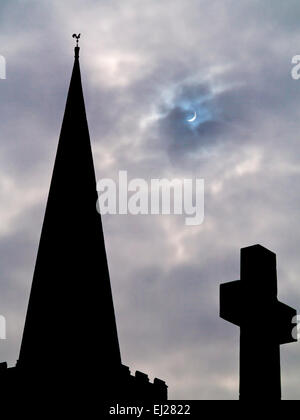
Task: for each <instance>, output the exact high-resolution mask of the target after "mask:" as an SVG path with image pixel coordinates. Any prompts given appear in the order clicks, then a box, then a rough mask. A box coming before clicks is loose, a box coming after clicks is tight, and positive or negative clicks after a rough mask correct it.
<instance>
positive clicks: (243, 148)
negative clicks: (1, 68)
mask: <svg viewBox="0 0 300 420" xmlns="http://www.w3.org/2000/svg"><path fill="white" fill-rule="evenodd" d="M299 16H300V4H299V2H298V1H296V0H287V1H285V2H282V1H279V0H263V1H258V0H241V1H239V2H237V1H233V0H222V1H218V0H216V1H213V2H212V1H206V0H160V1H157V0H105V1H104V0H72V1H71V0H65V1H64V2H62V1H58V0H51V1H50V0H48V1H46V0H43V1H41V0H9V1H8V0H3V1H1V6H0V21H1V22H0V23H1V25H0V27H1V30H0V54H1V55H3V56H4V57H5V59H6V75H7V78H6V79H5V80H0V109H1V112H0V127H1V130H0V313H1V314H3V315H4V316H5V317H6V319H7V339H6V340H1V341H0V358H1V361H8V362H9V364H10V365H14V364H15V361H16V359H17V358H18V352H19V346H20V340H21V335H22V330H23V326H24V318H25V314H26V309H27V303H28V298H29V291H30V286H31V281H32V275H33V269H34V264H35V258H36V253H37V247H38V242H39V236H40V232H41V226H42V221H43V216H44V211H45V206H46V199H47V194H48V189H49V184H50V179H51V173H52V169H53V164H54V158H55V153H56V148H57V143H58V136H59V132H60V126H61V122H62V117H63V112H64V107H65V101H66V95H67V90H68V86H69V81H70V76H71V70H72V66H73V56H74V51H73V47H74V40H73V39H72V38H71V35H72V34H73V33H74V32H77V33H78V32H81V34H82V35H81V40H80V48H81V50H80V64H81V72H82V81H83V88H84V95H85V102H86V110H87V116H88V122H89V128H90V136H91V141H92V148H93V152H94V161H95V167H96V173H97V179H99V178H103V177H105V178H113V179H116V178H117V177H118V171H119V170H127V171H128V177H129V179H132V178H143V179H145V180H147V181H150V179H151V178H163V177H165V178H169V179H172V178H174V177H177V178H184V177H185V178H193V179H194V178H204V180H205V220H204V223H203V224H202V225H200V226H194V227H193V226H186V225H185V223H184V216H174V215H170V216H150V215H149V216H131V215H127V216H125V215H124V216H104V217H103V225H104V233H105V241H106V248H107V255H108V263H109V268H110V275H111V283H112V289H113V295H114V303H115V310H116V316H117V324H118V332H119V340H120V345H121V353H122V359H123V363H124V364H126V365H128V366H130V368H131V370H132V371H133V372H134V371H135V370H141V371H143V372H146V373H148V374H149V377H150V379H151V380H153V378H154V377H159V378H161V379H164V380H165V381H166V382H167V384H168V386H169V397H170V398H171V399H237V398H238V354H239V330H238V328H237V327H235V326H234V325H230V324H229V323H227V322H225V321H223V320H222V319H220V318H219V316H218V313H219V303H218V302H219V284H220V283H223V282H227V281H232V280H236V279H239V252H240V248H242V247H245V246H249V245H253V244H256V243H260V244H261V245H263V246H265V247H267V248H269V249H270V250H272V251H274V252H275V253H276V254H277V265H278V281H279V298H280V300H282V301H283V302H284V303H287V304H289V305H291V306H293V307H295V308H297V309H298V310H299V309H300V258H299V253H300V225H299V223H298V220H299V216H300V214H299V208H300V160H299V156H300V120H299V117H300V107H299V104H300V80H298V81H297V80H294V79H292V77H291V69H292V64H291V59H292V57H293V56H294V55H296V54H300V25H299ZM194 111H197V113H198V115H199V116H200V118H198V119H197V123H196V124H190V123H187V121H186V119H187V117H188V115H189V116H190V115H193V112H194ZM72 205H76V197H74V202H73V203H70V206H72ZM53 283H55V279H53ZM100 302H101V298H99V304H100ZM53 310H55V305H54V309H53ZM77 316H81V314H80V313H78V314H74V321H76V317H77ZM267 322H272V320H271V319H270V320H267ZM266 325H267V323H266ZM96 334H97V331H95V335H96ZM51 339H53V340H55V336H53V337H51ZM281 348H282V350H281V355H282V356H281V364H282V393H283V398H285V399H300V344H299V343H297V344H289V345H285V346H282V347H281ZM86 362H87V363H91V364H93V363H94V360H90V361H86ZM258 380H259V372H258Z"/></svg>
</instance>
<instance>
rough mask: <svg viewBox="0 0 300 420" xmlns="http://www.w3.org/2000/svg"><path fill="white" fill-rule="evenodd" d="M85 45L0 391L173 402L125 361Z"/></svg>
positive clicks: (0, 373)
mask: <svg viewBox="0 0 300 420" xmlns="http://www.w3.org/2000/svg"><path fill="white" fill-rule="evenodd" d="M74 35H75V34H74ZM75 37H76V36H75ZM78 38H79V36H77V45H76V47H75V61H74V67H73V72H72V77H71V82H70V87H69V92H68V97H67V102H66V108H65V113H64V117H63V123H62V128H61V133H60V138H59V143H58V149H57V154H56V159H55V164H54V170H53V175H52V180H51V185H50V190H49V195H48V201H47V206H46V211H45V217H44V222H43V227H42V232H41V238H40V243H39V249H38V254H37V259H36V265H35V270H34V275H33V282H32V287H31V292H30V298H29V304H28V309H27V315H26V321H25V326H24V332H23V338H22V343H21V348H20V355H19V360H18V362H17V364H16V366H15V367H12V368H7V364H6V363H2V364H0V388H1V389H0V391H3V392H4V393H5V394H6V393H7V392H10V391H13V393H14V394H16V393H17V394H19V393H20V394H22V395H23V396H25V395H27V393H28V395H30V394H31V395H35V397H36V396H37V395H38V396H41V395H43V396H45V394H48V395H49V392H50V388H51V395H52V397H51V399H52V400H53V401H54V400H56V399H64V398H65V395H66V389H67V390H68V393H70V394H72V395H73V397H74V396H76V395H77V396H78V395H81V396H82V395H84V394H86V395H92V394H94V395H97V399H98V400H99V399H100V400H103V401H107V400H111V401H116V400H131V401H134V400H140V401H151V400H166V399H167V386H166V384H165V382H164V381H162V380H160V379H157V378H155V379H154V382H153V383H152V382H150V381H149V379H148V376H147V375H146V374H144V373H142V372H138V371H137V372H136V374H135V375H131V373H130V371H129V368H128V367H127V366H124V365H123V364H122V361H121V355H120V348H119V342H118V334H117V326H116V319H115V313H114V306H113V299H112V292H111V286H110V278H109V271H108V265H107V259H106V251H105V243H104V236H103V230H102V222H101V216H100V214H99V213H98V212H97V210H96V201H97V191H96V179H95V171H94V164H93V156H92V150H91V144H90V137H89V130H88V124H87V118H86V112H85V105H84V97H83V91H82V85H81V75H80V67H79V47H78ZM95 379H96V383H98V385H95V384H94V381H95ZM54 383H55V387H53V384H54ZM100 390H101V391H100ZM89 391H90V392H89ZM99 394H100V395H99ZM2 395H3V394H2Z"/></svg>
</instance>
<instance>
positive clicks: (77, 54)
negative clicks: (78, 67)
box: [72, 34, 80, 58]
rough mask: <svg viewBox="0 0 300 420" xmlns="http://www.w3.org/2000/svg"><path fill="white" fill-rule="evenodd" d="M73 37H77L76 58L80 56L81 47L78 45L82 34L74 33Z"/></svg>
mask: <svg viewBox="0 0 300 420" xmlns="http://www.w3.org/2000/svg"><path fill="white" fill-rule="evenodd" d="M72 38H76V47H75V58H78V57H79V47H78V42H79V38H80V34H78V35H76V34H73V35H72Z"/></svg>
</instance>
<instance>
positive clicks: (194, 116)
mask: <svg viewBox="0 0 300 420" xmlns="http://www.w3.org/2000/svg"><path fill="white" fill-rule="evenodd" d="M196 118H197V112H196V111H195V113H194V115H193V117H192V118H190V119H188V120H187V121H188V122H193V121H195V119H196Z"/></svg>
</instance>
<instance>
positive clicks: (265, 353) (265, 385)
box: [220, 245, 297, 400]
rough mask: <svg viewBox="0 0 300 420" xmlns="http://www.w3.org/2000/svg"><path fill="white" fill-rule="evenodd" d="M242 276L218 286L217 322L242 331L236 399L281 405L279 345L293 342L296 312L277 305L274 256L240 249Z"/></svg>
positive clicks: (258, 249) (259, 248) (261, 250)
mask: <svg viewBox="0 0 300 420" xmlns="http://www.w3.org/2000/svg"><path fill="white" fill-rule="evenodd" d="M240 275H241V277H240V278H241V280H237V281H232V282H229V283H224V284H221V285H220V317H221V318H223V319H225V320H226V321H229V322H231V323H233V324H235V325H238V326H239V327H240V399H248V400H249V399H252V400H255V399H269V400H280V399H281V381H280V344H285V343H291V342H294V341H297V340H296V339H294V338H293V337H292V329H293V328H294V327H295V326H296V324H295V323H293V322H295V319H293V317H294V316H295V315H296V310H295V309H293V308H291V307H290V306H287V305H285V304H284V303H281V302H279V301H278V300H277V274H276V254H274V253H273V252H271V251H269V250H268V249H266V248H264V247H263V246H261V245H253V246H249V247H247V248H242V249H241V274H240Z"/></svg>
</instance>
